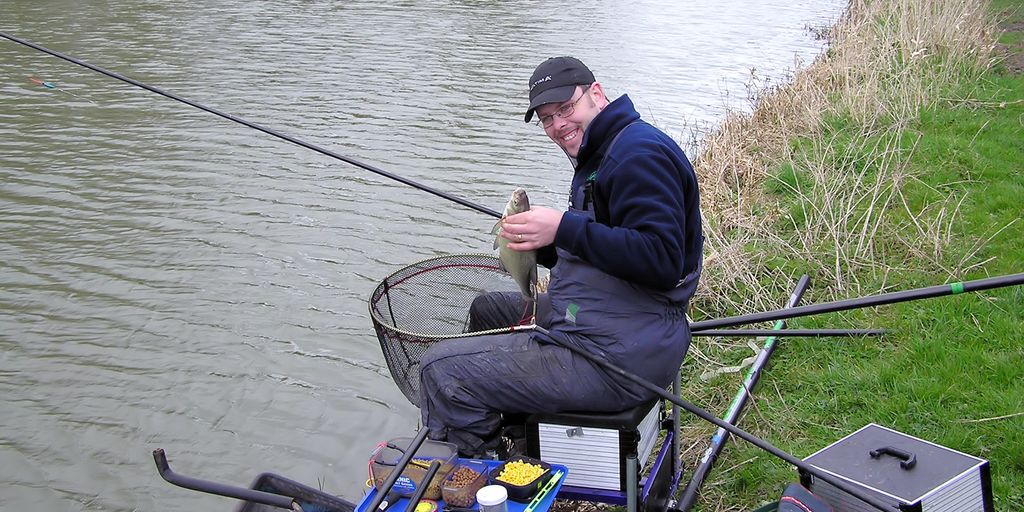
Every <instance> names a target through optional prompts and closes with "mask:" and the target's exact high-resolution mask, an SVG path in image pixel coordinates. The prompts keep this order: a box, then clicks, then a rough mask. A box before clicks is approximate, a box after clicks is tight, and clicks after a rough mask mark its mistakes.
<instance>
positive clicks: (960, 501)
mask: <svg viewBox="0 0 1024 512" xmlns="http://www.w3.org/2000/svg"><path fill="white" fill-rule="evenodd" d="M804 462H807V463H808V464H811V465H812V466H815V467H817V468H819V469H822V470H824V471H825V472H827V473H829V474H830V475H834V476H835V477H838V479H839V480H840V481H843V482H845V483H847V484H850V486H852V487H853V488H855V489H859V490H862V491H863V492H864V494H866V495H870V496H874V497H876V498H878V499H880V500H882V501H883V502H888V503H891V504H892V505H893V507H894V508H898V509H899V510H903V511H907V512H992V510H993V508H992V481H991V479H990V476H989V466H988V461H986V460H984V459H979V458H977V457H972V456H970V455H967V454H964V453H960V452H958V451H956V450H951V449H949V448H946V447H944V446H940V445H937V444H935V443H931V442H928V441H924V440H922V439H918V438H916V437H912V436H909V435H906V434H903V433H900V432H897V431H895V430H892V429H889V428H886V427H883V426H881V425H876V424H874V423H870V424H868V425H866V426H864V427H863V428H861V429H860V430H858V431H856V432H854V433H852V434H850V435H848V436H846V437H844V438H842V439H840V440H839V441H836V442H835V443H832V444H831V445H829V446H827V447H825V448H824V449H822V450H820V451H818V452H817V453H814V454H813V455H811V456H810V457H807V458H806V459H804ZM800 481H801V483H803V485H804V487H807V488H808V489H810V490H811V492H813V493H815V494H817V495H818V496H820V497H821V498H822V499H824V500H825V501H827V502H829V503H830V504H831V505H832V506H833V507H834V508H835V511H836V512H874V511H875V508H874V507H872V506H870V505H868V504H867V503H865V502H864V501H863V500H860V499H858V498H855V497H853V496H851V495H850V494H847V493H845V492H843V491H840V490H839V489H838V488H836V487H835V486H833V485H831V484H829V483H827V482H825V481H823V480H821V479H818V478H815V477H814V476H813V475H810V474H808V473H807V472H805V471H801V472H800Z"/></svg>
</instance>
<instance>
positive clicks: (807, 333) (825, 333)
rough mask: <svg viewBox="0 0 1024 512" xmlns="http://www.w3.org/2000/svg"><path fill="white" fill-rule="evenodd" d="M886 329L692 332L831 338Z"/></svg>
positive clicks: (701, 333) (880, 331)
mask: <svg viewBox="0 0 1024 512" xmlns="http://www.w3.org/2000/svg"><path fill="white" fill-rule="evenodd" d="M884 334H885V329H784V330H775V329H705V330H702V331H696V332H692V333H690V335H691V336H704V337H707V336H721V337H726V338H727V337H729V336H737V337H738V336H753V337H761V336H769V337H772V338H780V337H785V338H829V337H848V338H853V337H857V336H882V335H884Z"/></svg>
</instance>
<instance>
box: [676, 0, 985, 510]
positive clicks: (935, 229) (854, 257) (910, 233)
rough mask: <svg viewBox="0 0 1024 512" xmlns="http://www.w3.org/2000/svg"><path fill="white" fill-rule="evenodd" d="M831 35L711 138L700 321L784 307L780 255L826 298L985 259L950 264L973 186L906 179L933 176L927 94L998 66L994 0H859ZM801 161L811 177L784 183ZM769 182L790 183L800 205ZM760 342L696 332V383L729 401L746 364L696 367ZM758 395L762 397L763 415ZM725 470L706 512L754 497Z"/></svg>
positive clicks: (699, 447)
mask: <svg viewBox="0 0 1024 512" xmlns="http://www.w3.org/2000/svg"><path fill="white" fill-rule="evenodd" d="M822 34H823V35H824V36H825V37H827V38H828V41H829V50H828V51H827V53H826V54H824V55H822V56H820V57H819V58H818V59H816V60H815V61H814V62H813V63H812V64H811V65H810V66H808V67H807V68H806V69H802V70H798V72H797V73H796V74H795V76H794V79H793V81H792V83H790V84H787V85H784V86H779V87H771V88H763V89H760V90H757V91H756V93H755V94H753V98H754V100H755V101H756V103H755V105H754V108H753V110H752V112H750V113H744V112H731V113H729V114H728V115H727V116H726V117H725V119H724V120H723V121H722V123H721V124H720V125H718V127H717V129H716V130H715V131H713V132H712V133H710V134H709V135H708V136H707V137H706V138H704V139H703V141H702V143H701V144H700V149H701V153H700V156H699V158H697V159H696V161H695V168H696V170H697V173H698V178H699V180H700V186H701V194H702V198H701V203H702V209H703V214H704V229H705V236H706V242H705V274H704V276H703V278H702V280H701V285H700V288H699V289H698V293H697V297H696V299H695V301H694V309H695V319H697V320H699V319H702V318H716V317H721V316H723V315H727V314H736V313H748V312H753V311H761V310H766V309H776V308H778V307H781V306H782V305H783V304H782V302H783V301H784V300H785V298H787V297H788V296H789V293H790V289H791V287H792V286H793V284H794V283H795V282H796V279H797V277H798V276H796V275H791V274H789V273H787V272H790V271H786V270H779V269H778V267H776V266H772V265H769V259H772V258H781V259H783V260H786V261H799V262H803V263H802V266H804V267H805V268H807V269H810V271H811V272H812V273H813V276H814V278H815V282H814V286H813V288H814V289H815V291H816V293H817V294H816V296H815V298H816V299H818V300H828V299H832V298H838V297H849V296H853V295H857V294H866V293H874V292H876V291H879V290H878V288H879V287H880V288H883V289H884V288H885V287H886V283H887V281H888V280H887V277H888V276H889V275H890V273H891V272H894V271H903V270H921V269H922V268H923V267H925V266H927V267H928V268H932V269H935V268H941V269H942V271H943V272H944V273H948V274H949V275H955V274H960V273H963V272H965V271H966V270H969V269H970V267H972V266H974V265H977V264H979V263H978V262H976V259H977V258H974V257H973V256H974V254H973V253H971V254H968V255H966V256H965V257H964V258H962V259H961V260H960V261H959V263H958V264H956V265H955V268H948V267H947V266H944V265H945V264H944V262H945V261H947V259H946V258H944V251H945V249H946V248H947V246H948V245H949V244H950V243H951V242H952V240H951V233H952V228H953V226H954V225H955V222H956V220H957V217H958V214H959V208H960V205H961V202H962V201H963V198H962V197H955V196H952V195H950V193H947V192H940V191H938V190H934V191H933V192H934V193H932V194H931V195H930V196H929V197H930V199H929V200H927V201H925V202H924V203H923V204H922V203H921V202H920V201H919V200H918V201H916V202H915V201H911V200H908V198H907V197H906V196H905V195H904V193H903V191H904V189H905V188H906V185H907V184H909V183H915V184H920V181H919V179H918V177H917V176H916V175H915V172H916V171H914V170H913V168H912V166H910V165H909V163H910V162H911V157H912V156H913V154H914V152H915V150H916V148H917V147H918V143H919V139H918V136H915V135H914V132H913V130H908V127H912V126H913V125H914V123H915V121H916V120H917V117H918V115H919V112H920V111H921V109H922V107H925V106H927V105H929V104H931V103H932V102H934V101H939V100H944V101H948V98H946V99H943V98H939V97H938V95H939V93H940V91H942V90H943V88H944V87H946V86H947V85H948V84H951V83H956V82H958V81H960V80H962V79H963V78H964V77H970V76H972V75H973V74H975V73H979V72H981V71H982V70H984V69H987V68H988V67H989V66H991V65H992V63H993V60H994V58H995V57H994V53H993V49H994V48H995V44H994V41H995V34H996V26H995V23H994V22H993V20H992V19H991V18H990V17H989V16H988V14H987V12H986V4H985V3H984V2H982V1H980V0H964V1H954V0H879V1H873V2H868V1H864V0H852V1H851V2H850V6H849V10H848V12H847V13H846V15H845V16H844V17H843V18H842V19H841V20H840V21H839V22H838V23H837V24H836V25H835V26H834V27H831V28H830V29H828V30H823V31H822ZM836 119H840V120H842V122H835V120H836ZM908 134H910V135H908ZM798 140H799V141H801V142H800V146H799V148H798V147H797V146H796V144H795V143H794V141H798ZM864 155H869V156H867V157H865V156H864ZM786 167H789V168H791V169H793V170H794V172H795V173H798V174H799V176H800V178H801V179H799V180H795V181H783V180H780V178H779V177H778V176H779V174H778V173H779V170H780V169H783V168H786ZM766 184H771V185H772V186H773V187H774V188H776V189H779V188H782V189H785V191H786V193H785V194H784V195H785V196H786V197H787V199H786V201H788V203H784V202H782V201H781V200H780V199H779V196H778V195H773V194H771V193H768V192H766V187H765V185H766ZM793 198H796V201H795V204H796V205H797V207H796V209H795V210H794V207H792V206H791V205H792V204H794V199H793ZM780 231H785V232H786V233H787V234H786V235H785V236H780V235H779V232H780ZM978 247H980V245H979V246H978ZM908 265H909V266H913V265H917V268H913V267H908ZM793 273H794V274H795V272H793ZM866 277H870V280H869V281H868V280H865V278H866ZM878 283H881V285H879V284H878ZM868 285H870V286H871V287H872V289H862V288H864V287H866V286H868ZM834 327H841V326H834ZM745 343H746V340H715V339H708V338H695V339H694V342H693V344H692V345H691V349H690V353H689V356H688V358H687V365H686V366H685V367H684V370H685V373H686V375H684V382H685V383H686V384H685V385H684V390H683V392H684V396H685V397H686V398H688V399H691V400H694V401H696V402H698V405H701V406H702V407H705V408H707V409H708V410H710V411H712V412H713V413H714V411H724V410H725V408H726V407H727V405H728V403H729V401H730V400H731V399H732V396H733V394H734V393H735V392H736V389H737V388H738V387H739V385H740V382H741V380H742V375H743V373H740V374H737V375H736V378H735V379H728V378H722V379H718V380H716V381H713V382H712V383H711V384H708V383H705V382H702V381H700V380H699V379H698V378H697V377H696V376H698V375H700V374H701V373H703V372H704V371H706V370H708V369H712V368H716V367H720V366H727V365H729V364H733V363H734V362H735V361H736V360H737V359H738V358H739V357H745V356H747V355H749V349H747V348H746V345H745ZM739 354H742V356H739ZM709 386H710V387H709ZM762 392H771V390H766V391H765V390H763V391H762ZM754 398H755V399H754V401H753V403H752V404H750V405H748V408H751V409H753V410H754V413H755V414H756V408H757V403H756V396H755V397H754ZM713 430H714V429H713V427H711V426H708V425H703V424H694V425H691V426H689V427H687V428H685V429H684V432H683V436H682V438H683V439H682V446H683V447H685V453H683V454H682V458H683V460H684V461H686V463H687V464H690V465H692V464H693V461H696V460H698V458H699V454H701V453H703V451H704V450H705V449H706V446H707V439H708V436H709V435H710V434H711V433H712V432H713ZM725 469H727V468H725ZM722 470H723V468H716V470H715V471H714V472H713V473H712V475H711V478H710V480H709V481H708V482H706V484H705V492H704V493H703V498H702V503H703V506H704V507H705V508H704V509H706V510H708V509H710V510H739V508H736V505H735V504H732V505H730V504H729V500H728V499H727V498H726V497H725V496H722V495H721V493H716V492H715V491H714V488H715V487H716V486H717V485H720V483H721V482H722V481H723V480H727V479H728V478H729V477H728V474H727V472H725V473H723V471H722Z"/></svg>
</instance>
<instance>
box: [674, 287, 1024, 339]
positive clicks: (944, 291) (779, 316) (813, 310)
mask: <svg viewBox="0 0 1024 512" xmlns="http://www.w3.org/2000/svg"><path fill="white" fill-rule="evenodd" d="M1020 284H1024V273H1018V274H1008V275H1004V276H997V277H989V278H985V279H975V280H973V281H963V282H956V283H950V284H941V285H937V286H928V287H925V288H915V289H912V290H904V291H899V292H890V293H882V294H879V295H866V296H864V297H857V298H854V299H844V300H837V301H833V302H822V303H820V304H808V305H806V306H798V307H795V308H783V309H777V310H774V311H765V312H763V313H751V314H749V315H739V316H730V317H725V318H719V319H715V320H702V321H700V322H693V323H691V324H690V331H691V332H693V334H694V335H695V336H696V335H697V332H696V331H705V330H708V329H712V328H715V327H735V326H737V325H745V324H751V323H755V322H770V321H772V320H783V319H786V318H796V317H799V316H810V315H818V314H822V313H833V312H836V311H847V310H850V309H859V308H868V307H873V306H883V305H886V304H896V303H899V302H908V301H912V300H918V299H929V298H932V297H942V296H945V295H957V294H961V293H966V292H979V291H982V290H991V289H993V288H1003V287H1007V286H1017V285H1020Z"/></svg>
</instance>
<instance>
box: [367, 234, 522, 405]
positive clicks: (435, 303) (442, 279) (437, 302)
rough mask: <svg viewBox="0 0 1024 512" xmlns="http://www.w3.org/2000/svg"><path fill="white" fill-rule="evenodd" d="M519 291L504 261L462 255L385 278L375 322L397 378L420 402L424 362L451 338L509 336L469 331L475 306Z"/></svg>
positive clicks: (373, 308)
mask: <svg viewBox="0 0 1024 512" xmlns="http://www.w3.org/2000/svg"><path fill="white" fill-rule="evenodd" d="M514 290H518V288H517V287H516V285H515V282H513V281H512V278H511V277H510V276H509V275H508V273H506V272H505V271H504V270H501V268H500V267H499V262H498V258H496V257H494V256H488V255H483V254H456V255H450V256H442V257H439V258H432V259H429V260H424V261H421V262H418V263H414V264H412V265H409V266H408V267H405V268H403V269H401V270H399V271H397V272H395V273H394V274H391V275H390V276H388V277H387V278H385V279H384V281H382V282H381V283H380V284H379V285H377V288H376V289H375V290H374V291H373V295H371V296H370V318H371V319H373V327H374V329H375V330H376V331H377V339H379V340H380V348H381V351H382V352H384V358H385V360H386V361H387V364H388V369H390V370H391V377H392V378H394V380H395V383H396V384H397V385H398V388H399V389H401V390H402V393H404V394H405V397H406V398H408V399H409V401H410V402H412V403H413V404H417V405H418V404H419V392H420V388H419V384H420V372H419V367H420V358H422V357H423V353H424V352H426V351H427V349H428V348H430V345H431V344H433V343H437V342H440V341H443V340H446V339H451V338H459V337H465V336H479V335H482V334H492V333H499V332H509V331H510V330H511V329H512V328H511V326H510V327H509V328H505V329H500V330H494V331H484V332H473V333H466V332H465V331H466V323H467V318H468V314H469V306H470V304H472V303H473V299H475V298H476V297H477V296H479V295H481V294H482V293H485V292H489V291H514Z"/></svg>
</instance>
